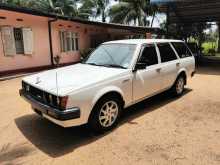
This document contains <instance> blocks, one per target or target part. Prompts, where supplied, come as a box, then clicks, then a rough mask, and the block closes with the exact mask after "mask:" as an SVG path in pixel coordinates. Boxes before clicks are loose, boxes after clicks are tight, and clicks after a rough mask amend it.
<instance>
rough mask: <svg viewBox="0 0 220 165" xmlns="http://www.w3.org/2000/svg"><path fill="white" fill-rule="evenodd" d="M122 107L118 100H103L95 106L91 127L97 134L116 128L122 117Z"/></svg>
mask: <svg viewBox="0 0 220 165" xmlns="http://www.w3.org/2000/svg"><path fill="white" fill-rule="evenodd" d="M121 109H122V106H121V104H120V100H118V99H117V98H110V97H108V98H103V99H101V100H100V101H98V103H97V104H96V105H95V107H94V109H93V111H92V114H91V116H90V118H89V126H90V127H91V128H92V129H93V130H94V131H96V132H105V131H108V130H111V129H112V128H114V127H115V126H116V125H117V123H118V119H119V117H120V113H121Z"/></svg>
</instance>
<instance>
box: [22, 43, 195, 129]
mask: <svg viewBox="0 0 220 165" xmlns="http://www.w3.org/2000/svg"><path fill="white" fill-rule="evenodd" d="M194 73H195V59H194V57H193V56H192V53H191V51H190V50H189V48H188V47H187V46H186V44H185V43H184V42H183V41H179V40H165V39H163V40H159V39H152V40H146V39H143V40H121V41H111V42H106V43H103V44H102V45H100V46H99V47H98V48H97V49H96V50H95V51H93V52H92V53H91V54H90V56H89V57H88V58H87V59H86V60H84V61H83V62H81V63H78V64H75V65H71V66H67V67H63V68H58V69H54V70H49V71H45V72H42V73H39V74H35V75H31V76H28V77H25V78H24V79H23V81H22V89H21V90H20V95H21V96H22V97H24V98H25V99H26V100H27V101H28V102H29V103H30V104H31V106H32V109H33V110H34V111H35V112H36V113H38V114H40V115H41V116H43V117H45V118H47V119H48V120H50V121H52V122H53V123H56V124H58V125H60V126H63V127H72V126H78V125H83V124H86V123H88V125H89V126H90V127H91V128H92V129H93V130H95V131H107V130H110V129H112V128H113V127H115V126H116V124H117V122H118V120H119V117H120V114H121V112H122V110H123V109H124V108H126V107H129V106H131V105H133V104H135V103H137V102H140V101H142V100H144V99H146V98H149V97H151V96H154V95H156V94H159V93H161V92H163V91H166V90H171V91H172V92H173V94H174V95H176V96H180V95H182V94H183V92H184V87H185V85H186V83H187V79H188V78H190V77H193V75H194ZM158 101H159V100H158Z"/></svg>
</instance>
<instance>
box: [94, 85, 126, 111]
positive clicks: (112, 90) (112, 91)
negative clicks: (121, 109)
mask: <svg viewBox="0 0 220 165" xmlns="http://www.w3.org/2000/svg"><path fill="white" fill-rule="evenodd" d="M107 96H115V97H118V98H119V99H120V100H121V101H122V105H123V106H124V104H125V100H124V94H123V92H122V91H121V89H119V88H117V87H107V88H104V89H102V90H100V91H99V92H97V94H96V95H95V97H94V99H93V101H92V109H93V108H94V106H95V105H96V103H97V102H98V101H99V100H100V99H102V98H103V97H107Z"/></svg>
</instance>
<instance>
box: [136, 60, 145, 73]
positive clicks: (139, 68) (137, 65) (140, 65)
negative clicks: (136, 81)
mask: <svg viewBox="0 0 220 165" xmlns="http://www.w3.org/2000/svg"><path fill="white" fill-rule="evenodd" d="M146 67H147V64H146V63H143V62H137V63H136V66H135V69H134V71H137V70H143V69H146Z"/></svg>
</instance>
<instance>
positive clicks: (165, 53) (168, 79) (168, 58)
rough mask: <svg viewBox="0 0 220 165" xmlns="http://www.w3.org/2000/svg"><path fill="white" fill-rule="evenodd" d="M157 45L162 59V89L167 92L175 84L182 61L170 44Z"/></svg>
mask: <svg viewBox="0 0 220 165" xmlns="http://www.w3.org/2000/svg"><path fill="white" fill-rule="evenodd" d="M156 45H157V47H158V50H159V53H160V58H161V76H162V77H163V84H162V88H163V89H164V90H165V89H168V88H170V87H171V86H172V85H173V83H174V82H175V80H176V78H177V74H178V70H179V68H180V60H179V57H178V56H177V55H176V53H175V52H174V50H173V48H172V47H171V44H170V43H157V44H156Z"/></svg>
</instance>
